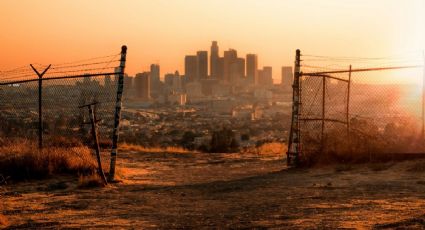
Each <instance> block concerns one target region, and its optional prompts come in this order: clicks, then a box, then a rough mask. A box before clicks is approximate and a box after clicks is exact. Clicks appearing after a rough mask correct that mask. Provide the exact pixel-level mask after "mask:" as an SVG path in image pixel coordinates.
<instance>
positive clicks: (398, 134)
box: [298, 54, 425, 158]
mask: <svg viewBox="0 0 425 230" xmlns="http://www.w3.org/2000/svg"><path fill="white" fill-rule="evenodd" d="M300 70H301V71H300V72H301V73H300V81H299V82H300V83H299V84H300V85H299V89H300V90H299V92H300V108H299V111H300V112H299V126H298V127H299V133H300V146H301V148H300V149H301V151H300V152H301V153H302V155H304V156H308V157H312V158H314V157H315V156H318V155H320V154H339V155H343V154H347V155H350V154H358V155H362V154H364V155H368V154H377V153H384V154H385V153H388V154H392V153H424V152H425V149H424V130H423V128H424V113H423V111H424V110H423V109H424V106H423V105H424V100H423V95H424V82H423V81H424V78H425V75H424V74H425V73H424V60H423V56H422V54H421V55H419V54H417V55H415V54H412V55H410V56H407V57H391V58H349V57H340V58H335V57H323V56H314V55H302V56H301V69H300Z"/></svg>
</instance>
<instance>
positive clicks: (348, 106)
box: [346, 65, 352, 153]
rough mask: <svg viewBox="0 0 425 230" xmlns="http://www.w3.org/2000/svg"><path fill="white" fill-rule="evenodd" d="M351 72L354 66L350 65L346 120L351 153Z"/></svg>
mask: <svg viewBox="0 0 425 230" xmlns="http://www.w3.org/2000/svg"><path fill="white" fill-rule="evenodd" d="M351 72H352V66H351V65H350V70H349V72H348V85H347V111H346V116H347V117H346V119H347V141H348V148H349V152H350V153H351V133H350V95H351Z"/></svg>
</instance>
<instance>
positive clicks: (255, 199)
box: [0, 151, 425, 229]
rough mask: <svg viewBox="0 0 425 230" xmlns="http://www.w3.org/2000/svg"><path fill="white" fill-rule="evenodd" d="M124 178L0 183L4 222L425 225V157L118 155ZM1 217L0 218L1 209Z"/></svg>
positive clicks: (61, 224)
mask: <svg viewBox="0 0 425 230" xmlns="http://www.w3.org/2000/svg"><path fill="white" fill-rule="evenodd" d="M120 157H121V158H120V162H119V165H118V166H119V168H120V170H121V173H120V174H121V175H123V176H121V177H122V178H121V179H122V180H123V182H122V183H119V184H114V185H109V186H107V187H105V188H92V189H81V188H78V181H77V180H76V179H75V178H74V177H65V176H62V177H58V178H55V179H49V180H46V181H43V183H40V182H37V181H36V182H21V183H18V184H13V185H6V186H2V187H0V200H1V201H2V202H1V203H0V214H3V215H4V217H3V218H4V219H5V221H4V222H8V225H9V228H11V229H19V228H47V229H49V228H50V229H56V228H74V227H76V228H80V227H81V228H109V227H112V228H163V229H173V228H195V229H199V228H263V227H265V228H279V229H280V228H295V229H305V228H371V227H375V228H382V229H385V228H396V227H411V228H423V227H425V226H424V225H423V224H424V223H425V211H423V210H424V209H425V179H423V178H425V177H424V176H425V161H422V160H421V161H415V162H413V161H411V162H402V163H397V164H394V163H385V164H373V165H372V164H370V165H358V166H346V165H338V166H326V167H315V168H312V169H297V170H294V169H287V168H286V166H285V163H284V161H283V160H281V159H282V157H281V156H271V155H253V154H200V153H178V154H170V153H138V152H132V151H128V152H125V153H122V154H121V155H120ZM0 217H1V215H0Z"/></svg>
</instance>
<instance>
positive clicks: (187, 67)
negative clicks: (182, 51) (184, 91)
mask: <svg viewBox="0 0 425 230" xmlns="http://www.w3.org/2000/svg"><path fill="white" fill-rule="evenodd" d="M184 75H185V78H186V81H187V82H191V81H195V80H196V76H197V56H193V55H187V56H185V58H184Z"/></svg>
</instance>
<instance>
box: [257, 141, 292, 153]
mask: <svg viewBox="0 0 425 230" xmlns="http://www.w3.org/2000/svg"><path fill="white" fill-rule="evenodd" d="M257 149H258V150H257V151H258V153H259V154H264V155H281V154H285V153H286V151H287V149H288V147H287V146H286V144H283V143H279V142H272V143H265V144H263V145H261V146H260V147H258V148H257Z"/></svg>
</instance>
